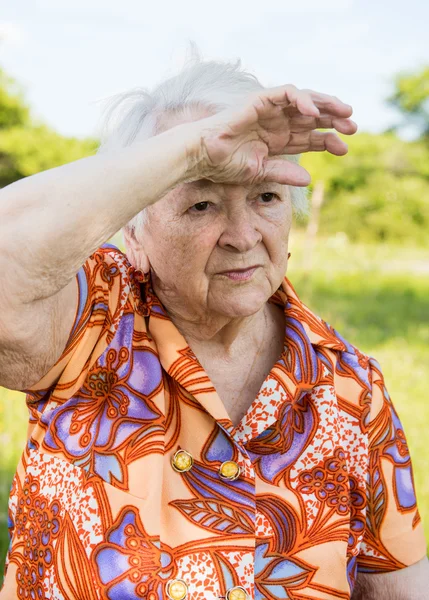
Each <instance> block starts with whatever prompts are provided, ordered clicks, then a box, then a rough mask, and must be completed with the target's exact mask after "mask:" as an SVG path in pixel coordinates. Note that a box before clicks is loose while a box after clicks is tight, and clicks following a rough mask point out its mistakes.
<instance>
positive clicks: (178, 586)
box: [166, 579, 188, 600]
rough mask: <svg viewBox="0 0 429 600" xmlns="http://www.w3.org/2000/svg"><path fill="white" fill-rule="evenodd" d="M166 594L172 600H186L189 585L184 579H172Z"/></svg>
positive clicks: (168, 583)
mask: <svg viewBox="0 0 429 600" xmlns="http://www.w3.org/2000/svg"><path fill="white" fill-rule="evenodd" d="M166 592H167V596H168V597H169V598H170V599H171V600H184V598H186V596H187V595H188V585H187V583H186V582H185V581H183V579H170V581H168V582H167V589H166Z"/></svg>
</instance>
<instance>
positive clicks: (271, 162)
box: [258, 158, 311, 187]
mask: <svg viewBox="0 0 429 600" xmlns="http://www.w3.org/2000/svg"><path fill="white" fill-rule="evenodd" d="M258 179H261V180H262V181H276V182H277V183H283V184H289V185H296V186H303V187H305V186H306V185H309V184H310V183H311V176H310V173H309V172H308V171H307V170H306V169H304V167H302V166H301V165H298V164H296V163H293V162H291V161H290V160H287V159H285V158H284V159H279V158H272V159H268V160H266V161H265V163H264V165H263V173H262V177H258Z"/></svg>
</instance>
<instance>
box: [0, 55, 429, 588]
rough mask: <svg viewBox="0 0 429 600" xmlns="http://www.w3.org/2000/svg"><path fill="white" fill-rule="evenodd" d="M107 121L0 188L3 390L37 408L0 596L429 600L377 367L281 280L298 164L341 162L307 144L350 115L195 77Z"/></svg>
mask: <svg viewBox="0 0 429 600" xmlns="http://www.w3.org/2000/svg"><path fill="white" fill-rule="evenodd" d="M127 103H128V106H127ZM116 110H118V114H119V115H120V117H121V118H119V119H116V124H115V127H113V128H112V127H110V131H109V133H108V134H106V135H105V136H104V140H103V141H102V145H101V146H100V151H99V152H98V153H97V155H96V156H93V157H89V158H85V159H82V160H78V161H76V162H73V163H71V164H68V165H65V166H62V167H59V168H55V169H51V170H48V171H46V172H43V173H40V174H37V175H34V176H32V177H28V178H26V179H25V180H21V181H18V182H16V183H14V184H12V185H10V186H8V187H7V188H5V189H3V190H2V192H1V203H0V222H1V231H0V234H1V235H0V244H1V249H0V250H1V251H0V260H1V270H2V289H1V294H0V342H1V343H0V352H1V360H0V384H1V385H3V386H5V387H8V388H10V389H15V390H21V391H24V392H25V393H26V394H27V396H26V402H27V405H28V408H29V412H30V422H29V429H28V442H27V444H26V447H25V449H24V451H23V454H22V458H21V460H20V463H19V465H18V468H17V471H16V474H15V477H14V480H13V484H12V489H11V493H10V503H9V516H10V522H9V526H10V539H11V543H10V548H9V553H8V557H7V561H6V571H5V581H4V585H3V588H2V591H1V593H0V598H1V600H6V599H12V598H20V599H24V598H26V599H27V598H31V599H37V600H40V599H43V598H54V599H56V600H59V599H77V600H96V599H101V598H103V599H109V600H126V599H137V598H143V599H146V600H161V599H164V598H169V599H171V600H184V599H185V598H186V599H188V600H219V599H224V600H245V599H253V598H256V599H258V600H262V599H266V600H279V599H282V598H293V599H304V598H306V599H310V598H312V599H314V598H317V599H325V600H326V599H328V598H332V599H333V598H335V599H339V598H340V599H341V598H343V599H346V598H350V597H351V596H352V594H353V598H375V597H377V598H378V599H380V600H381V599H387V598H388V599H389V600H399V599H401V600H404V599H413V600H414V599H417V598H423V597H425V598H426V597H427V596H426V595H425V594H426V593H427V587H426V586H425V578H426V577H427V572H428V569H427V561H426V559H425V558H424V556H425V553H426V546H425V541H424V538H423V534H422V525H421V523H420V518H419V514H418V511H417V508H416V499H415V494H414V487H413V477H412V470H411V464H410V457H409V454H408V450H407V445H406V441H405V437H404V433H403V429H402V426H401V423H400V421H399V419H398V416H397V414H396V412H395V410H394V408H393V405H392V402H391V399H390V397H389V394H388V392H387V390H386V387H385V384H384V379H383V374H382V371H381V368H380V365H379V363H378V362H377V360H376V359H375V358H373V357H371V356H367V355H365V354H364V353H362V352H361V351H359V350H358V349H357V348H356V347H355V346H353V345H352V344H351V343H350V342H349V341H347V340H345V339H344V338H343V337H342V336H341V335H340V334H339V333H338V332H337V331H336V330H335V329H334V328H333V327H331V326H330V325H328V323H326V322H325V321H324V320H323V319H321V318H320V317H319V316H317V315H315V314H314V313H313V312H312V311H311V310H310V309H309V308H308V307H307V306H306V305H305V304H303V302H302V301H301V300H300V299H299V296H298V295H297V293H296V291H295V289H294V288H293V286H292V284H291V282H290V281H289V280H288V279H287V278H286V277H285V273H286V270H287V261H288V238H289V232H290V228H291V221H292V216H293V214H294V213H295V214H296V215H298V214H302V213H303V212H305V196H304V195H303V188H304V187H305V186H306V185H308V183H309V181H310V177H309V174H308V173H307V172H306V171H305V170H304V169H303V168H302V167H301V166H299V164H298V163H297V155H298V154H299V153H302V152H311V151H328V152H330V153H332V154H335V155H338V156H341V155H344V154H345V153H346V152H347V146H346V144H345V143H344V142H343V141H342V140H341V139H340V138H339V136H338V135H337V134H336V133H335V132H334V131H316V130H317V129H318V128H323V129H328V130H329V129H335V130H337V131H338V132H341V133H343V134H348V135H350V134H353V133H355V131H356V129H357V127H356V124H355V123H354V122H353V121H352V120H351V119H350V116H351V114H352V108H351V107H350V106H348V105H347V104H344V103H343V102H341V101H340V100H339V99H338V98H336V97H333V96H329V95H326V94H322V93H319V92H315V91H312V90H299V89H297V88H296V87H295V86H293V85H289V84H288V85H281V86H279V87H274V88H264V87H263V86H262V85H261V84H260V83H259V82H258V81H257V79H256V78H255V77H254V76H253V75H251V74H249V73H246V72H244V71H243V70H241V69H240V61H238V62H237V63H236V64H228V63H221V62H215V61H206V62H203V61H201V60H199V59H198V60H194V61H193V62H190V63H188V64H186V65H185V68H183V69H182V71H181V72H179V74H178V75H176V76H174V77H172V78H171V79H169V80H167V81H164V82H163V83H161V84H160V85H159V86H158V87H157V88H156V89H155V90H154V91H153V93H148V92H146V91H144V90H136V91H133V92H131V93H127V94H124V95H120V96H119V97H116V98H114V101H113V103H112V104H111V106H110V112H108V117H107V121H108V123H110V119H111V117H112V116H113V115H114V113H115V111H116ZM121 111H122V112H121ZM120 228H122V230H123V233H124V238H125V244H126V254H124V253H122V252H121V251H120V250H119V249H118V248H116V247H115V246H113V245H110V244H108V243H105V242H106V240H109V239H110V238H111V237H112V235H113V234H114V233H115V232H117V231H118V230H119V229H120ZM426 581H427V579H426Z"/></svg>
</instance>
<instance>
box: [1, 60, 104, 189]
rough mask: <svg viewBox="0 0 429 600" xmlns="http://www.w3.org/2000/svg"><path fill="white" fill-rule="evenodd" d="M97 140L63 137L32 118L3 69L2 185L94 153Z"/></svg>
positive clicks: (17, 89)
mask: <svg viewBox="0 0 429 600" xmlns="http://www.w3.org/2000/svg"><path fill="white" fill-rule="evenodd" d="M97 145H98V142H97V141H96V140H94V139H86V140H80V139H78V138H74V137H72V138H68V137H64V136H62V135H60V134H58V133H56V132H55V131H53V130H52V129H50V128H49V127H48V126H47V125H45V124H44V123H40V122H37V121H36V120H35V119H33V118H32V117H31V113H30V109H29V107H28V106H27V104H26V102H25V100H24V97H23V92H22V90H21V89H20V87H19V86H18V84H17V83H16V81H15V80H14V79H13V78H12V77H10V76H8V75H6V74H5V72H4V71H3V70H2V69H0V187H4V186H6V185H9V184H10V183H12V182H14V181H16V180H17V179H21V178H22V177H27V176H29V175H34V174H35V173H39V172H40V171H45V170H46V169H52V168H54V167H58V166H60V165H63V164H65V163H68V162H72V161H74V160H78V159H79V158H83V157H85V156H90V155H92V154H94V153H95V150H96V148H97Z"/></svg>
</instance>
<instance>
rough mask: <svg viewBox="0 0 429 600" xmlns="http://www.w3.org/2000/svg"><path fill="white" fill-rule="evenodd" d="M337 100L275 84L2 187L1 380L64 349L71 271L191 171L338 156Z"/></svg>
mask: <svg viewBox="0 0 429 600" xmlns="http://www.w3.org/2000/svg"><path fill="white" fill-rule="evenodd" d="M351 113H352V110H351V107H349V106H348V105H346V104H344V103H342V102H341V101H340V100H339V99H338V98H335V97H333V96H327V95H326V94H320V93H318V92H312V91H311V90H298V89H297V88H296V87H295V86H293V85H285V86H279V87H276V88H270V89H266V90H263V91H261V92H259V93H258V94H251V95H249V97H248V99H246V100H244V101H243V102H242V103H237V104H236V105H235V106H234V107H233V108H232V109H226V110H224V111H221V112H220V113H217V114H216V115H213V116H211V117H207V118H205V119H201V120H197V121H193V122H191V123H184V124H181V125H177V126H175V127H173V128H171V129H168V130H167V131H165V132H163V133H161V134H159V135H157V136H155V137H152V138H149V139H148V140H144V141H138V142H134V143H133V144H132V145H131V146H128V147H126V148H121V149H119V150H115V151H109V152H106V153H101V154H98V155H96V156H92V157H88V158H84V159H81V160H78V161H75V162H72V163H69V164H67V165H64V166H61V167H57V168H55V169H50V170H47V171H43V172H41V173H38V174H36V175H33V176H31V177H27V178H25V179H22V180H20V181H17V182H15V183H13V184H11V185H9V186H7V187H6V188H4V189H3V190H1V192H0V273H1V286H0V385H3V386H6V387H10V388H12V389H24V388H25V387H29V385H30V384H31V383H36V381H38V379H39V378H40V377H41V375H43V372H44V371H46V370H47V369H48V368H49V367H50V366H52V365H53V364H55V361H56V358H58V357H59V355H60V352H61V351H62V350H63V349H64V345H65V344H66V341H67V335H68V333H69V332H70V327H71V325H72V322H73V315H74V314H75V312H76V297H77V294H76V291H77V290H76V281H75V277H76V273H77V272H78V270H79V269H80V268H81V267H82V265H83V264H84V262H85V261H86V260H87V258H88V257H89V256H90V255H91V254H92V253H93V252H94V251H95V250H96V249H97V248H98V247H99V246H100V245H102V244H103V243H104V242H106V241H107V240H108V239H109V238H110V237H112V235H114V234H115V233H116V232H117V231H118V230H119V229H121V228H122V227H123V226H124V225H125V224H126V223H127V222H128V221H129V220H131V219H132V218H133V217H134V216H135V215H136V214H137V213H139V212H140V211H141V210H142V209H144V208H145V207H147V206H149V205H151V204H153V203H154V202H156V201H157V200H159V199H160V198H162V197H163V196H165V194H166V193H168V192H169V191H170V190H171V189H173V188H174V187H176V186H177V185H179V184H180V183H185V182H188V181H193V180H196V179H201V178H207V179H211V180H213V181H223V182H227V183H228V182H229V183H241V182H242V181H253V180H259V181H264V180H267V181H278V182H279V183H283V184H291V185H297V186H299V185H301V186H305V185H308V183H309V182H310V177H309V174H308V173H307V172H306V171H305V169H304V168H303V167H301V166H299V165H297V164H294V163H292V162H290V161H284V160H279V159H276V158H275V157H273V156H274V155H280V154H294V153H299V152H307V151H313V150H314V151H323V150H327V151H329V152H332V153H333V154H338V155H341V154H345V153H346V152H347V146H346V144H345V143H344V142H343V141H342V140H341V139H340V138H339V137H338V136H337V135H336V134H335V133H333V132H315V131H314V130H315V129H317V128H319V127H322V128H335V129H337V130H338V131H341V132H342V133H346V134H352V133H355V131H356V129H357V128H356V124H355V123H353V121H351V120H350V119H348V117H349V116H350V115H351Z"/></svg>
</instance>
